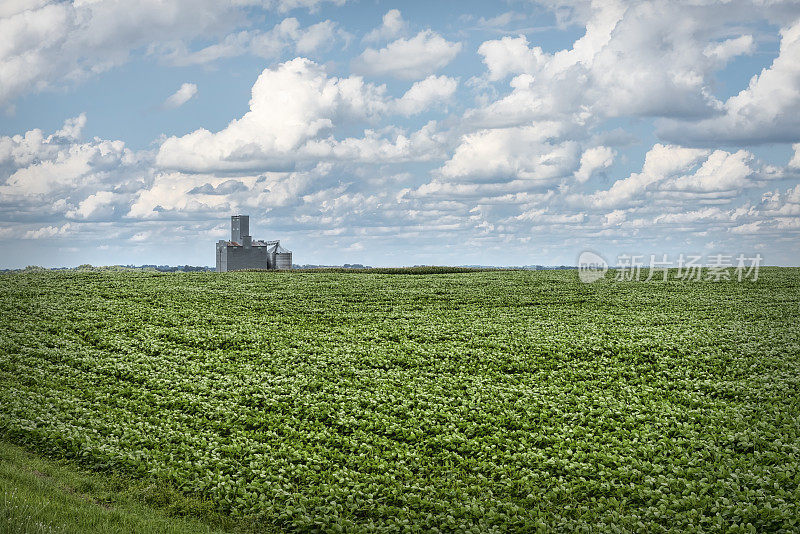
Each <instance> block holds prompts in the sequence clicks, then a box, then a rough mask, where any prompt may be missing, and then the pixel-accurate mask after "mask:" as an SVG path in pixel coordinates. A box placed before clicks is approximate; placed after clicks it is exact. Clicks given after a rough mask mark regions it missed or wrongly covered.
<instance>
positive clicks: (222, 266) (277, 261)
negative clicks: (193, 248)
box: [217, 215, 292, 273]
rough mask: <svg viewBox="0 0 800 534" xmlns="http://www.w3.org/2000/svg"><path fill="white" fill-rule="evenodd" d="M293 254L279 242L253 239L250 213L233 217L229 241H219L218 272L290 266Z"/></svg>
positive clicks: (285, 267) (287, 267) (288, 267)
mask: <svg viewBox="0 0 800 534" xmlns="http://www.w3.org/2000/svg"><path fill="white" fill-rule="evenodd" d="M291 268H292V253H291V252H290V251H288V250H286V249H285V248H283V247H282V246H281V242H280V241H254V240H253V238H252V237H251V236H250V216H249V215H234V216H232V217H231V239H230V241H224V240H220V241H217V272H218V273H224V272H228V271H239V270H242V269H291Z"/></svg>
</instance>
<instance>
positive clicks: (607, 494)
mask: <svg viewBox="0 0 800 534" xmlns="http://www.w3.org/2000/svg"><path fill="white" fill-rule="evenodd" d="M759 274H760V276H759V279H758V281H757V282H752V281H745V282H741V283H739V282H735V281H734V282H680V281H673V282H669V283H660V282H648V283H644V282H614V281H612V280H610V279H607V280H602V281H599V282H596V283H594V284H591V285H585V284H581V283H580V282H579V281H578V278H577V274H576V272H575V271H533V272H525V271H496V272H466V273H443V274H416V275H410V274H383V273H369V272H358V273H341V272H319V273H315V272H299V273H293V272H280V273H276V272H273V273H269V272H250V273H226V274H217V273H166V274H162V273H108V272H106V273H102V272H61V273H54V272H44V273H29V274H9V275H2V276H0V314H1V315H0V317H1V319H0V439H3V440H5V441H7V442H14V443H16V444H19V445H22V446H23V447H25V448H26V449H27V450H30V451H36V452H38V453H40V454H44V455H48V456H51V457H60V458H71V459H73V460H75V461H78V462H80V463H81V464H82V465H84V466H87V467H90V468H91V469H93V470H97V471H101V472H102V471H108V472H113V473H130V474H133V475H135V476H139V475H141V476H154V477H157V478H159V479H162V480H164V481H166V482H168V483H170V484H172V485H174V486H176V487H178V488H180V489H181V490H182V491H183V492H185V493H187V494H191V495H197V496H202V497H204V498H208V499H210V500H211V501H212V502H213V503H214V506H215V507H216V508H217V509H218V510H219V511H221V512H223V513H225V514H229V515H230V516H232V517H234V518H241V519H242V520H243V521H244V520H247V521H250V522H256V523H257V524H260V525H263V527H264V529H265V530H267V531H269V530H275V531H277V530H288V531H300V532H308V531H324V532H342V531H344V532H400V531H419V532H436V531H440V532H481V533H483V532H504V531H536V530H537V529H540V530H542V529H543V530H561V531H572V530H575V529H586V528H593V529H594V530H608V529H610V528H611V527H612V526H614V527H618V528H620V529H627V530H635V531H650V532H658V531H667V530H676V531H692V530H695V531H709V530H712V531H717V530H725V531H730V532H736V531H740V532H748V531H755V530H758V531H780V530H784V531H797V530H798V529H800V521H799V520H798V518H800V269H777V268H772V269H762V271H761V272H760V273H759Z"/></svg>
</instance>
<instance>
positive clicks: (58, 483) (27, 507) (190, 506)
mask: <svg viewBox="0 0 800 534" xmlns="http://www.w3.org/2000/svg"><path fill="white" fill-rule="evenodd" d="M184 516H191V517H184ZM199 517H202V518H204V519H205V521H201V520H200V519H198V518H199ZM229 522H230V521H229V520H227V519H226V518H224V517H222V516H218V515H217V514H216V513H214V512H212V511H211V506H210V503H209V502H208V501H202V500H198V499H191V498H187V497H186V496H184V495H183V494H181V493H179V492H177V491H176V490H175V489H173V488H172V487H170V486H167V485H164V484H163V483H159V482H156V481H153V480H146V479H130V478H127V477H123V476H119V475H108V474H96V473H91V472H88V471H86V470H83V469H80V468H77V467H75V466H74V465H73V464H70V463H67V462H64V461H54V460H50V459H46V458H42V457H39V456H35V455H33V454H31V453H28V452H26V451H24V450H23V449H21V448H20V447H17V446H15V445H11V444H9V443H6V442H3V441H0V532H2V533H4V534H17V533H19V534H34V533H42V534H45V533H59V534H60V533H67V534H69V533H75V534H84V533H104V532H108V533H109V534H111V533H113V534H124V533H128V532H130V533H132V534H133V533H137V534H141V533H148V532H154V533H156V532H157V533H159V534H161V533H174V534H181V533H192V534H196V533H209V534H210V533H216V532H224V531H225V530H223V529H225V528H226V527H227V526H228V525H227V524H226V523H229ZM226 530H227V529H226Z"/></svg>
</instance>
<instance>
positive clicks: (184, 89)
mask: <svg viewBox="0 0 800 534" xmlns="http://www.w3.org/2000/svg"><path fill="white" fill-rule="evenodd" d="M196 94H197V85H195V84H193V83H184V84H182V85H181V87H180V89H178V90H177V91H175V92H174V93H173V94H171V95H170V96H169V97H167V99H166V100H164V103H163V104H162V107H164V108H165V109H175V108H179V107H181V106H182V105H184V104H185V103H186V102H188V101H189V100H191V99H192V98H193V97H194V96H195V95H196Z"/></svg>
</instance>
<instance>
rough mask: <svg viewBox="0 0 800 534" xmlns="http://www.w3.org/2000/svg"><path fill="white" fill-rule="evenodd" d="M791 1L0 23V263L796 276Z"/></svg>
mask: <svg viewBox="0 0 800 534" xmlns="http://www.w3.org/2000/svg"><path fill="white" fill-rule="evenodd" d="M798 109H800V4H798V3H797V2H795V1H791V2H789V1H786V2H781V1H755V2H754V1H751V2H744V1H736V0H732V1H730V2H706V1H703V0H694V1H691V2H674V1H669V2H668V1H636V2H625V1H621V0H620V1H603V2H582V1H578V0H572V1H564V2H560V1H557V0H548V1H544V2H526V1H508V2H477V1H475V2H463V1H462V2H447V1H441V2H402V3H392V2H383V1H371V2H368V1H357V0H334V1H325V0H238V1H236V2H219V1H216V0H192V1H189V0H175V1H172V2H160V1H156V0H144V1H141V2H136V3H130V2H122V1H116V0H91V1H87V0H84V1H75V2H48V1H47V0H12V1H8V2H4V3H3V4H2V6H0V258H2V261H0V267H4V268H14V267H24V266H26V265H33V264H35V265H44V266H71V265H78V264H82V263H92V264H95V265H111V264H131V263H133V264H142V263H158V264H173V265H178V264H181V265H182V264H191V265H212V264H213V261H214V242H215V241H216V240H218V239H223V238H225V237H227V235H228V232H229V217H230V215H232V214H238V213H241V214H249V215H250V217H251V233H252V234H253V235H254V237H255V238H261V239H280V240H281V242H282V244H284V245H285V246H286V247H287V248H289V249H291V250H292V251H293V252H294V259H295V262H296V263H316V264H342V263H365V264H370V265H414V264H443V265H444V264H450V265H454V264H455V265H458V264H482V265H526V264H574V263H575V262H576V259H577V257H578V255H579V254H580V252H582V251H583V250H593V251H596V252H599V253H601V254H602V255H603V256H605V257H606V258H607V259H608V260H609V261H610V262H612V263H614V260H615V258H616V257H617V256H619V255H621V254H629V255H633V254H637V255H643V256H645V257H647V256H648V255H650V254H658V255H659V257H660V256H661V255H663V254H668V255H669V257H670V258H675V259H677V257H678V255H679V254H684V255H689V254H693V255H703V256H707V257H710V256H712V255H716V254H726V255H738V254H746V255H748V256H753V255H755V254H760V255H761V256H762V257H763V258H764V259H763V262H764V263H766V264H772V265H798V264H800V247H799V246H798V237H799V236H800V113H798Z"/></svg>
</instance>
